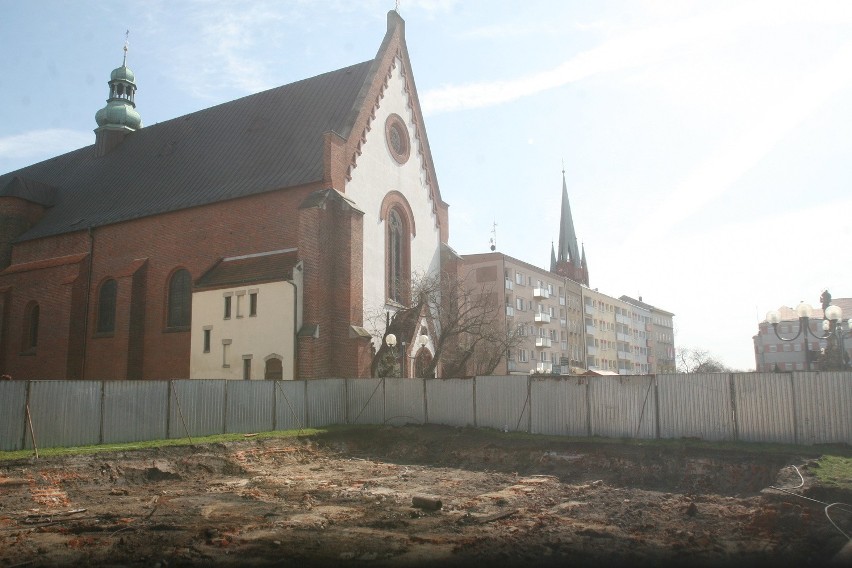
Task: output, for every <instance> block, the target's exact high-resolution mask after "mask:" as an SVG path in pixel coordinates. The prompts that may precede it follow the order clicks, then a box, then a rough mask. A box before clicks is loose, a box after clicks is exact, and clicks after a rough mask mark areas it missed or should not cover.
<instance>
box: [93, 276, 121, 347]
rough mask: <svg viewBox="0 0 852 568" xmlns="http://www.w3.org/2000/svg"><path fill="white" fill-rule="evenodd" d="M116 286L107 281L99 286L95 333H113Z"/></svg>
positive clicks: (114, 283) (112, 282)
mask: <svg viewBox="0 0 852 568" xmlns="http://www.w3.org/2000/svg"><path fill="white" fill-rule="evenodd" d="M117 291H118V284H117V283H116V281H115V280H113V279H111V278H110V279H109V280H107V281H106V282H104V283H103V284H101V291H100V293H99V294H98V325H97V333H112V332H114V331H115V296H116V292H117Z"/></svg>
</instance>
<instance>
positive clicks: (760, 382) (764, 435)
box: [733, 373, 796, 444]
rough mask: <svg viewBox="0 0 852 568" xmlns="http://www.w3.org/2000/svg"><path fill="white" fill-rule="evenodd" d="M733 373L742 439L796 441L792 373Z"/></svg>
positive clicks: (740, 436) (791, 442)
mask: <svg viewBox="0 0 852 568" xmlns="http://www.w3.org/2000/svg"><path fill="white" fill-rule="evenodd" d="M733 377H734V401H735V403H734V406H735V408H736V415H737V429H738V431H739V440H740V441H742V442H780V443H786V444H794V443H796V428H795V424H796V415H795V409H796V405H795V403H794V401H793V397H794V393H793V375H792V374H785V373H734V375H733Z"/></svg>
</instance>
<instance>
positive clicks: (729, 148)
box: [627, 42, 852, 242]
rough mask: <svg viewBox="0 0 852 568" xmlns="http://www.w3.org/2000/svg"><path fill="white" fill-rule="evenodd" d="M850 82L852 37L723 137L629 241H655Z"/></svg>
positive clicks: (724, 189)
mask: <svg viewBox="0 0 852 568" xmlns="http://www.w3.org/2000/svg"><path fill="white" fill-rule="evenodd" d="M850 83H852V42H850V43H848V44H846V45H845V46H843V47H842V48H841V49H839V50H838V51H837V52H836V53H835V54H834V57H832V58H831V59H829V60H828V61H826V62H824V63H823V65H821V66H820V67H818V68H817V69H816V70H815V72H813V73H812V74H810V75H809V76H807V77H803V78H802V79H801V80H800V82H799V83H798V84H796V85H790V86H789V90H788V91H787V92H786V93H787V94H786V96H784V97H783V98H781V99H780V100H778V101H777V102H775V104H768V105H766V106H765V108H764V110H763V112H762V113H761V114H756V115H754V116H752V117H751V118H750V121H749V122H748V123H747V128H745V129H744V130H743V131H742V132H741V133H739V134H738V135H737V136H736V137H733V138H731V139H728V140H725V141H723V143H722V144H720V145H719V146H718V148H717V149H716V151H715V152H714V153H713V154H711V155H710V156H708V157H707V158H705V159H704V160H703V161H702V162H701V163H700V164H698V166H697V167H696V168H694V169H693V171H692V172H691V173H690V174H689V175H688V176H687V178H686V179H685V180H684V181H683V182H681V183H680V184H678V186H677V187H675V188H674V189H673V191H672V192H671V193H670V194H669V196H668V197H667V198H666V199H663V200H662V201H661V203H660V208H659V210H658V211H657V213H656V214H655V216H656V217H657V219H658V221H657V222H656V223H654V224H653V226H652V227H646V226H642V227H637V229H636V234H634V235H632V236H631V237H630V238H629V239H628V241H627V242H636V241H637V240H639V241H642V240H648V241H654V240H655V239H658V238H660V237H661V236H663V235H664V234H665V233H666V232H667V231H668V230H669V229H670V228H671V227H672V226H674V225H676V224H677V223H679V222H681V221H682V220H683V219H686V218H688V217H690V216H691V215H692V214H694V213H696V212H698V211H699V210H700V209H701V208H702V207H703V206H705V205H707V204H708V203H710V202H711V201H713V200H714V199H716V198H718V197H719V196H720V195H722V194H724V193H725V192H727V191H728V190H729V189H730V188H731V186H732V185H733V184H734V182H735V181H736V180H738V179H739V178H740V177H741V176H742V175H743V174H745V173H746V172H748V171H749V170H750V169H751V168H752V167H754V165H755V164H756V163H757V162H759V161H760V160H761V159H762V158H763V157H764V156H766V155H767V154H769V153H770V152H771V151H772V149H773V148H774V147H775V145H776V144H777V143H778V142H779V141H781V140H782V139H784V137H785V136H787V135H788V134H789V133H790V132H791V131H792V130H793V129H794V128H795V127H797V126H798V125H800V124H801V123H802V122H804V121H805V120H806V119H807V118H808V117H809V116H811V115H812V114H813V113H814V112H815V111H816V110H817V109H818V108H819V107H820V106H822V105H823V104H824V103H825V102H826V101H827V100H828V99H829V98H831V97H832V96H834V95H835V94H837V93H838V92H841V91H842V90H844V89H847V88H848V87H849V85H850Z"/></svg>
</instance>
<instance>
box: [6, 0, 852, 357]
mask: <svg viewBox="0 0 852 568" xmlns="http://www.w3.org/2000/svg"><path fill="white" fill-rule="evenodd" d="M398 4H399V6H398V10H399V13H400V15H401V16H402V17H403V18H404V19H405V21H406V41H407V45H408V50H409V55H410V58H411V63H412V67H413V75H414V80H415V83H416V86H417V91H418V94H419V97H420V102H421V106H422V109H423V112H424V116H425V122H426V131H427V133H428V136H429V143H430V146H431V149H432V157H433V160H434V164H435V169H436V172H437V179H438V183H439V186H440V189H441V194H442V197H443V199H444V200H445V201H446V202H447V203H449V205H450V245H451V246H452V247H453V248H454V249H455V250H456V251H457V252H459V253H460V254H473V253H480V252H487V251H488V247H489V244H490V239H491V238H492V236H495V235H496V241H497V250H498V251H500V252H503V253H505V254H507V255H509V256H512V257H515V258H518V259H521V260H524V261H526V262H529V263H531V264H534V265H536V266H540V267H542V268H548V267H549V264H550V250H551V243H552V242H554V241H556V240H557V239H558V236H559V210H560V200H561V192H562V176H563V169H564V172H565V173H564V175H565V180H566V183H567V187H568V193H569V197H570V201H571V209H572V212H573V214H574V226H575V228H576V232H577V236H578V239H579V240H580V241H581V242H582V244H583V245H584V246H585V250H586V255H587V258H588V263H589V271H590V285H591V287H593V288H598V289H599V290H600V291H601V292H604V293H606V294H608V295H610V296H613V297H618V296H621V295H622V294H626V295H628V296H632V297H638V296H642V298H643V300H644V301H645V302H647V303H649V304H652V305H655V306H658V307H660V308H662V309H665V310H668V311H670V312H673V313H674V314H675V318H674V321H675V343H676V346H677V347H689V348H700V349H705V350H707V351H709V352H710V353H711V354H713V355H714V356H716V357H717V358H718V359H720V360H721V361H722V362H723V363H725V364H726V365H728V366H730V367H733V368H736V369H740V370H753V369H754V366H755V361H754V352H753V343H752V336H753V335H754V334H756V333H757V326H758V323H759V322H760V321H762V320H763V319H764V317H765V314H766V312H767V311H769V310H772V309H777V308H778V307H779V306H782V305H786V306H791V307H795V306H796V305H797V304H798V303H799V302H800V301H802V300H805V301H807V302H808V303H810V304H812V305H814V306H817V305H819V295H820V293H821V292H822V290H824V289H828V290H830V291H831V293H832V295H833V296H834V297H852V262H850V256H849V254H850V253H849V244H850V243H852V217H850V215H849V213H850V212H852V104H850V102H851V101H852V2H848V1H845V0H841V1H837V2H832V1H819V0H809V1H807V2H802V1H794V2H786V1H784V0H768V1H747V0H736V1H732V2H726V1H724V0H714V1H709V0H708V1H702V2H693V1H689V0H672V1H665V0H644V1H643V0H635V1H616V0H612V1H606V0H596V1H595V2H588V1H585V0H553V1H550V0H526V1H523V2H515V1H511V2H510V1H496V0H466V1H463V0H419V1H418V0H400V1H399V2H398ZM396 5H397V2H395V1H394V0H383V1H379V0H361V1H355V2H353V1H344V0H326V1H323V2H320V1H312V0H270V1H261V0H256V1H243V2H234V1H232V0H147V1H142V2H106V1H104V0H97V1H93V0H75V1H74V2H67V1H64V0H61V1H47V0H30V1H28V2H20V1H18V0H0V13H2V18H0V37H2V38H3V47H4V49H2V50H0V172H8V171H12V170H15V169H17V168H20V167H23V166H26V165H29V164H32V163H35V162H38V161H41V160H44V159H47V158H50V157H52V156H55V155H58V154H60V153H64V152H67V151H70V150H73V149H76V148H80V147H82V146H87V145H90V144H93V143H94V133H93V130H94V128H95V126H96V124H95V120H94V116H95V112H97V110H98V109H100V108H101V107H103V106H104V104H105V99H106V97H107V94H108V90H107V80H108V79H109V73H110V71H111V70H112V69H114V68H115V67H118V66H119V65H120V64H121V61H122V55H123V51H122V48H123V46H124V42H125V39H126V31H127V30H129V31H130V35H129V40H128V45H129V52H128V60H127V64H128V66H129V67H130V68H131V69H132V70H133V72H134V73H135V75H136V82H137V86H138V91H137V93H136V104H137V110H138V111H139V113H140V115H141V116H142V121H143V124H144V125H153V124H156V123H157V122H160V121H163V120H168V119H171V118H174V117H177V116H181V115H184V114H187V113H190V112H194V111H197V110H201V109H203V108H207V107H210V106H213V105H216V104H220V103H223V102H227V101H229V100H233V99H235V98H239V97H241V96H245V95H248V94H251V93H256V92H259V91H262V90H265V89H268V88H272V87H276V86H279V85H283V84H287V83H291V82H293V81H297V80H300V79H304V78H307V77H312V76H315V75H318V74H321V73H324V72H327V71H331V70H334V69H339V68H341V67H346V66H348V65H352V64H355V63H359V62H361V61H366V60H369V59H372V58H373V57H374V56H375V54H376V52H377V51H378V48H379V45H380V43H381V40H382V38H383V37H384V33H385V31H386V16H387V12H388V10H391V9H394V8H395V7H396ZM844 317H845V318H848V317H852V314H844Z"/></svg>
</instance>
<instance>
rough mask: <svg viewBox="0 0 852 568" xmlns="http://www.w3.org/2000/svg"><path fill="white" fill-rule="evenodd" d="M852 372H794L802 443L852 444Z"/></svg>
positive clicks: (800, 440)
mask: <svg viewBox="0 0 852 568" xmlns="http://www.w3.org/2000/svg"><path fill="white" fill-rule="evenodd" d="M850 379H852V376H850V374H849V373H838V372H833V373H832V372H820V373H794V374H793V389H794V391H793V393H794V395H795V400H796V416H797V417H798V420H797V422H798V433H797V434H798V436H797V439H798V443H800V444H836V443H843V444H852V380H850Z"/></svg>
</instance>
